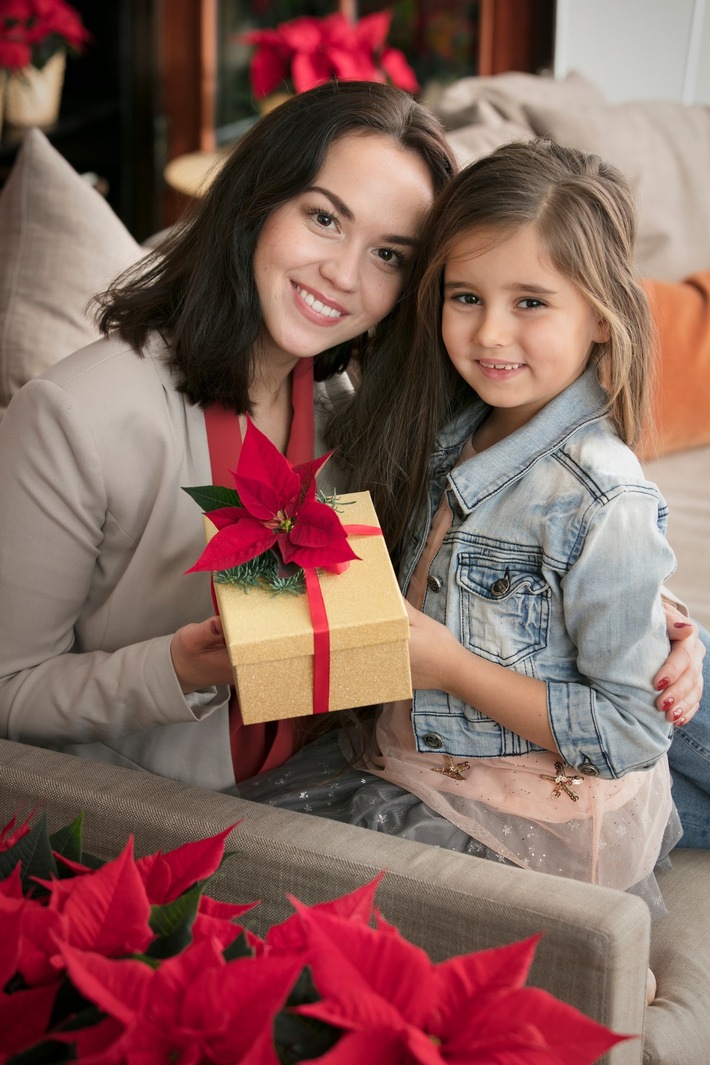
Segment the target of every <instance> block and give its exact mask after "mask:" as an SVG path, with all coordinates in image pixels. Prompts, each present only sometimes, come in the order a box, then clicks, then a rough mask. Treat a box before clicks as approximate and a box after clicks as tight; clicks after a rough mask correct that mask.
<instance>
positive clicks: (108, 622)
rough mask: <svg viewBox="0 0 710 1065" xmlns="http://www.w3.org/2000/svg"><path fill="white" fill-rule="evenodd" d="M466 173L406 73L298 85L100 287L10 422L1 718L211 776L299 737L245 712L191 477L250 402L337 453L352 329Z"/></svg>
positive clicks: (298, 447)
mask: <svg viewBox="0 0 710 1065" xmlns="http://www.w3.org/2000/svg"><path fill="white" fill-rule="evenodd" d="M452 173H453V160H452V156H451V153H450V150H449V148H448V146H447V144H446V142H445V140H444V136H443V132H442V129H441V127H440V125H439V123H438V122H437V120H436V119H434V118H433V117H432V116H431V114H430V113H429V112H428V111H427V110H426V109H425V108H423V107H422V106H421V105H419V104H417V103H415V102H414V100H413V99H412V98H411V97H410V96H409V95H408V94H406V93H404V92H401V91H400V90H395V89H390V88H388V87H386V86H381V85H377V84H372V83H348V84H343V85H326V86H323V87H322V88H321V89H318V90H315V91H314V92H312V93H309V94H306V95H301V96H297V97H295V98H294V99H293V100H292V101H291V102H290V103H289V104H288V105H287V106H284V107H283V108H282V109H277V110H276V111H274V112H273V113H272V114H270V115H269V116H267V117H266V118H264V119H263V120H262V121H260V122H259V123H257V124H256V125H255V127H254V128H253V129H252V131H251V132H250V133H249V134H248V136H246V137H245V138H244V139H243V140H242V141H241V142H240V144H239V145H238V146H237V148H236V150H235V151H234V153H233V155H232V157H231V159H230V161H229V163H228V164H227V165H226V166H225V167H224V168H223V169H222V171H221V173H220V175H219V178H218V179H217V181H216V182H215V184H214V186H213V188H212V189H211V191H210V194H209V196H208V197H207V198H206V199H205V200H204V202H203V203H202V205H201V207H200V209H199V211H198V213H197V215H196V217H195V218H194V219H193V220H192V221H191V222H189V223H188V224H187V225H185V226H184V227H183V228H182V229H181V230H180V231H179V232H178V233H177V234H176V235H175V236H174V237H173V238H172V239H171V240H170V241H169V243H166V244H164V245H163V246H162V248H161V249H160V253H159V254H155V255H154V256H153V258H152V260H150V261H149V263H148V266H147V268H146V266H145V264H144V263H142V264H140V265H139V266H138V267H137V268H136V269H135V270H134V271H133V272H132V273H130V274H129V275H128V276H124V277H123V278H121V279H119V281H118V282H117V283H116V284H115V285H114V286H113V287H112V288H111V290H110V291H109V292H108V293H107V294H105V295H104V296H103V298H102V300H101V305H102V309H101V315H100V325H101V328H102V330H103V332H104V333H105V334H106V336H105V338H104V339H102V340H100V341H98V342H97V343H96V344H93V345H91V346H90V347H88V348H85V349H83V350H82V351H80V352H77V353H75V354H74V355H73V356H70V357H69V358H68V359H66V360H64V361H63V362H62V363H60V364H59V365H58V366H56V367H54V368H53V369H52V370H50V371H49V372H48V373H47V374H46V375H45V376H44V377H43V378H41V379H38V380H35V381H31V382H30V383H29V384H28V385H27V386H26V388H24V389H22V390H21V392H20V393H19V394H18V396H17V398H16V400H15V401H13V403H12V405H11V409H9V410H8V412H7V414H6V416H5V418H4V419H3V422H2V427H1V429H0V496H2V499H3V506H2V515H1V516H0V585H1V590H0V598H1V599H2V604H3V609H2V618H1V620H0V678H1V679H0V734H2V735H3V736H6V737H8V738H10V739H16V740H20V741H25V742H29V743H36V744H40V745H44V746H52V747H58V748H62V749H64V750H69V751H72V752H74V753H77V754H80V755H83V756H85V757H89V758H94V759H97V760H101V761H109V762H114V763H118V764H123V765H129V766H135V767H139V768H145V769H149V770H152V771H154V772H157V773H160V774H163V775H166V776H173V777H177V778H178V779H182V780H185V781H188V782H191V783H195V784H201V785H203V786H206V787H210V788H215V789H222V788H226V787H229V786H230V785H233V784H234V782H235V780H237V779H241V778H242V777H244V776H249V775H251V774H253V773H255V772H257V771H259V770H260V769H263V768H267V767H269V766H273V765H278V764H280V763H281V762H282V761H283V760H284V759H286V758H287V757H288V756H289V755H290V754H291V753H292V751H293V750H294V747H295V745H296V743H297V735H296V726H295V725H294V723H293V722H285V723H283V724H280V725H270V726H251V727H249V728H245V727H243V726H242V724H241V720H240V718H239V714H238V710H237V708H236V707H234V706H232V708H231V713H230V708H229V705H228V704H229V687H228V685H229V682H230V680H231V668H230V665H229V660H228V656H227V652H226V650H225V647H224V643H223V641H222V639H221V634H220V631H219V625H218V622H217V619H215V618H213V617H212V615H213V613H214V610H213V607H212V605H211V597H210V584H209V578H208V577H207V576H206V575H205V574H190V575H185V571H186V570H187V569H188V568H189V567H191V566H192V564H193V563H194V561H195V559H196V558H197V557H198V555H199V554H200V552H201V550H202V547H203V536H202V522H201V519H200V514H199V510H198V509H197V508H196V506H195V504H194V502H192V501H191V500H190V499H189V498H188V496H187V495H186V494H185V493H184V492H182V491H181V488H182V486H189V485H193V486H194V485H200V484H207V483H210V482H214V481H215V480H219V479H220V478H222V477H223V475H224V471H225V470H226V469H228V468H234V464H235V462H236V457H237V453H238V448H239V444H240V425H239V422H240V419H239V418H238V417H237V415H242V416H243V415H245V414H247V413H248V414H250V416H251V417H252V418H253V420H254V422H255V424H256V425H257V426H258V428H260V429H261V431H262V432H264V433H265V434H266V435H267V436H268V437H269V438H270V439H271V441H272V442H273V443H274V444H275V445H276V446H277V447H278V448H279V449H280V450H281V451H282V452H284V453H286V454H287V455H288V456H289V458H292V459H293V460H294V461H304V460H306V459H309V458H312V457H313V456H314V454H320V453H322V451H323V450H324V448H323V446H322V444H321V441H320V428H321V423H322V421H323V419H324V417H325V416H327V414H328V413H330V412H331V411H332V409H333V405H334V403H335V402H336V400H337V398H338V396H342V395H344V394H347V393H348V392H349V391H350V389H351V387H352V386H351V384H350V380H349V378H348V377H347V375H346V374H345V372H344V371H345V369H346V367H347V365H348V361H349V359H350V356H351V353H352V351H353V347H354V345H355V343H356V342H357V343H359V344H360V345H361V346H363V345H364V343H365V338H366V336H367V334H368V332H369V331H371V330H372V329H373V328H374V327H375V326H377V324H378V323H380V322H382V321H383V320H386V318H387V315H388V313H389V312H390V310H391V309H392V307H393V305H394V304H395V301H396V300H397V297H398V296H399V293H400V291H401V287H402V280H403V276H404V271H405V267H406V265H407V262H408V260H409V259H410V258H411V257H412V255H413V253H414V248H415V246H416V242H417V232H418V229H419V225H420V222H421V221H422V219H423V217H424V215H425V213H426V211H427V210H428V208H429V207H430V205H431V203H432V200H433V196H434V194H435V192H436V191H438V190H439V189H440V188H441V187H442V186H443V185H444V184H445V183H446V182H447V181H448V180H449V178H450V177H451V175H452ZM314 376H315V386H314V384H313V377H314ZM314 414H315V417H314ZM242 421H243V419H242ZM332 479H333V473H332V470H330V469H329V472H328V483H329V486H330V485H331V483H332ZM205 619H206V620H205Z"/></svg>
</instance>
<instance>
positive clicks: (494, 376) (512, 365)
mask: <svg viewBox="0 0 710 1065" xmlns="http://www.w3.org/2000/svg"><path fill="white" fill-rule="evenodd" d="M476 362H477V364H478V368H479V370H480V371H481V373H482V374H483V376H484V377H487V378H488V379H489V380H491V381H504V380H506V379H508V378H510V377H515V376H516V375H517V374H519V373H520V372H521V371H522V370H524V369H525V363H524V362H494V361H493V360H492V359H486V360H485V361H484V360H483V359H477V360H476Z"/></svg>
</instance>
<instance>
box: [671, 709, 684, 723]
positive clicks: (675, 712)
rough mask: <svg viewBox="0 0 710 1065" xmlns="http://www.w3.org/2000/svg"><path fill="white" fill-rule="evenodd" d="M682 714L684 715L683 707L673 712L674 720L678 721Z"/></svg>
mask: <svg viewBox="0 0 710 1065" xmlns="http://www.w3.org/2000/svg"><path fill="white" fill-rule="evenodd" d="M682 713H683V707H682V706H677V707H676V708H675V710H674V711H673V720H674V721H677V720H678V718H679V717H680V716H681V714H682Z"/></svg>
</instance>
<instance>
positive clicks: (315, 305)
mask: <svg viewBox="0 0 710 1065" xmlns="http://www.w3.org/2000/svg"><path fill="white" fill-rule="evenodd" d="M291 284H292V285H293V288H294V289H295V292H296V295H297V297H300V301H299V299H298V298H297V301H296V302H297V305H298V306H299V307H300V306H301V303H305V305H306V307H305V308H301V309H302V310H303V313H304V314H305V315H306V316H307V317H309V318H311V320H312V321H314V322H317V323H318V325H335V323H336V322H337V321H338V319H339V318H342V317H343V315H345V314H347V313H348V312H347V311H346V310H344V308H343V307H340V306H335V304H334V303H333V302H330V301H328V300H327V299H326V297H325V296H322V295H320V294H319V293H315V292H312V291H311V290H310V289H307V288H304V287H303V285H299V284H298V282H296V281H292V282H291Z"/></svg>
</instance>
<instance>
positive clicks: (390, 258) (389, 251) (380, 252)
mask: <svg viewBox="0 0 710 1065" xmlns="http://www.w3.org/2000/svg"><path fill="white" fill-rule="evenodd" d="M375 254H376V255H377V258H378V259H380V260H381V262H383V263H384V264H385V266H393V267H394V268H395V270H401V268H402V267H403V266H404V264H405V262H406V260H405V257H404V255H402V253H401V251H396V250H395V249H394V248H378V249H377V251H376V253H375Z"/></svg>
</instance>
